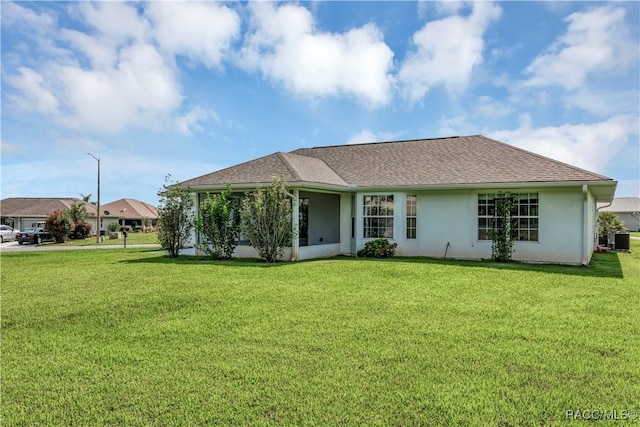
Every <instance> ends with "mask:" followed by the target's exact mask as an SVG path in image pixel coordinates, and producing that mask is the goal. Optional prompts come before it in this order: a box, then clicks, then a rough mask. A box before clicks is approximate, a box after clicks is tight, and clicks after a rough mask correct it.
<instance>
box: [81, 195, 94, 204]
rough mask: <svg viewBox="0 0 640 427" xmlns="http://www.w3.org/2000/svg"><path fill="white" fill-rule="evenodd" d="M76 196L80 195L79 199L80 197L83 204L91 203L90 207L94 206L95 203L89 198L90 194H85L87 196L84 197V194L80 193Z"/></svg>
mask: <svg viewBox="0 0 640 427" xmlns="http://www.w3.org/2000/svg"><path fill="white" fill-rule="evenodd" d="M78 194H80V197H82V201H83V202H85V203H91V204H92V205H95V204H96V202H95V201H93V200H91V196H92V194H87V195H84V194H82V193H78Z"/></svg>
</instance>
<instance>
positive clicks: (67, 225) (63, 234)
mask: <svg viewBox="0 0 640 427" xmlns="http://www.w3.org/2000/svg"><path fill="white" fill-rule="evenodd" d="M71 227H72V223H71V218H70V217H69V214H68V213H67V212H65V211H61V210H59V209H58V210H55V211H53V212H52V213H50V214H49V216H48V217H47V221H46V222H45V229H46V230H47V231H48V232H49V233H50V234H51V237H53V239H54V240H55V241H56V243H64V241H65V240H66V238H67V235H68V234H69V232H70V231H71Z"/></svg>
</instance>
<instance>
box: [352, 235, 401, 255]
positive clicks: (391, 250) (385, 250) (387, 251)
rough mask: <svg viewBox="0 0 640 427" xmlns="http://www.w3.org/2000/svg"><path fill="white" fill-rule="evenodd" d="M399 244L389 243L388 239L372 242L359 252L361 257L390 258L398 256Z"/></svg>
mask: <svg viewBox="0 0 640 427" xmlns="http://www.w3.org/2000/svg"><path fill="white" fill-rule="evenodd" d="M397 247H398V244H397V243H389V241H388V240H387V239H376V240H370V241H368V242H367V243H365V244H364V248H362V249H360V250H359V251H358V256H359V257H367V258H390V257H392V256H394V255H395V254H396V248H397Z"/></svg>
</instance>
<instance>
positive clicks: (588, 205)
mask: <svg viewBox="0 0 640 427" xmlns="http://www.w3.org/2000/svg"><path fill="white" fill-rule="evenodd" d="M274 176H278V177H281V178H282V179H283V180H284V181H285V182H287V183H288V185H289V187H290V191H291V196H292V198H293V199H294V200H295V201H296V203H294V213H293V223H294V229H295V230H296V231H297V237H296V238H294V240H293V242H292V244H291V248H290V250H289V252H288V253H287V255H286V256H288V257H290V259H310V258H318V257H327V256H334V255H339V254H355V253H356V252H357V250H359V249H360V248H362V247H363V246H364V244H365V243H366V242H367V241H369V240H372V239H374V238H379V237H386V238H388V239H389V240H390V241H392V242H396V243H397V244H398V247H397V254H398V255H401V256H428V257H444V256H446V257H450V258H460V259H482V258H490V257H491V241H490V240H488V236H487V231H488V229H489V219H490V218H491V216H492V214H493V212H492V210H493V201H492V199H493V197H494V195H495V194H496V193H498V192H499V191H508V192H510V193H511V194H515V195H516V197H517V200H518V210H517V215H516V219H517V224H518V226H517V241H516V242H515V244H514V252H513V259H515V260H520V261H528V262H553V263H569V264H582V265H587V264H588V263H589V261H590V260H591V256H592V254H593V251H594V248H595V246H596V238H597V229H596V227H597V224H596V222H597V211H596V203H609V202H610V201H611V200H612V199H613V195H614V193H615V188H616V185H617V182H616V181H614V180H612V179H611V178H607V177H605V176H602V175H598V174H596V173H593V172H589V171H586V170H583V169H580V168H577V167H574V166H571V165H568V164H565V163H561V162H558V161H556V160H552V159H549V158H546V157H543V156H540V155H537V154H534V153H531V152H528V151H525V150H521V149H519V148H516V147H513V146H510V145H507V144H505V143H502V142H499V141H495V140H492V139H490V138H487V137H484V136H481V135H473V136H463V137H449V138H433V139H419V140H408V141H395V142H378V143H370V144H354V145H336V146H327V147H314V148H301V149H298V150H294V151H292V152H290V153H282V152H278V153H274V154H271V155H268V156H265V157H261V158H258V159H255V160H251V161H248V162H245V163H242V164H239V165H236V166H232V167H229V168H226V169H222V170H219V171H216V172H212V173H210V174H207V175H203V176H200V177H197V178H193V179H190V180H187V181H184V182H182V183H180V185H183V186H185V187H188V188H189V190H190V191H191V192H192V193H193V197H194V200H196V201H200V200H202V199H203V198H204V196H205V195H206V193H207V192H210V193H213V192H219V191H221V190H223V189H224V188H226V185H227V184H231V187H232V190H233V191H234V192H238V193H242V192H246V191H251V190H253V189H255V187H256V183H259V184H269V183H271V181H272V178H273V177H274ZM196 239H197V236H195V235H194V236H193V242H192V243H195V240H196ZM241 243H242V242H241ZM235 255H236V256H239V257H246V256H257V253H256V251H255V250H254V249H253V248H251V247H249V246H246V245H242V244H240V245H239V246H238V247H237V248H236V253H235Z"/></svg>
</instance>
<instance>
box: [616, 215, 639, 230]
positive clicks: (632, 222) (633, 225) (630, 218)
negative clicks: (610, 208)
mask: <svg viewBox="0 0 640 427" xmlns="http://www.w3.org/2000/svg"><path fill="white" fill-rule="evenodd" d="M618 216H619V217H620V221H622V223H623V224H624V228H626V229H627V230H629V231H640V214H638V213H636V214H631V213H628V212H622V213H619V214H618Z"/></svg>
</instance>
